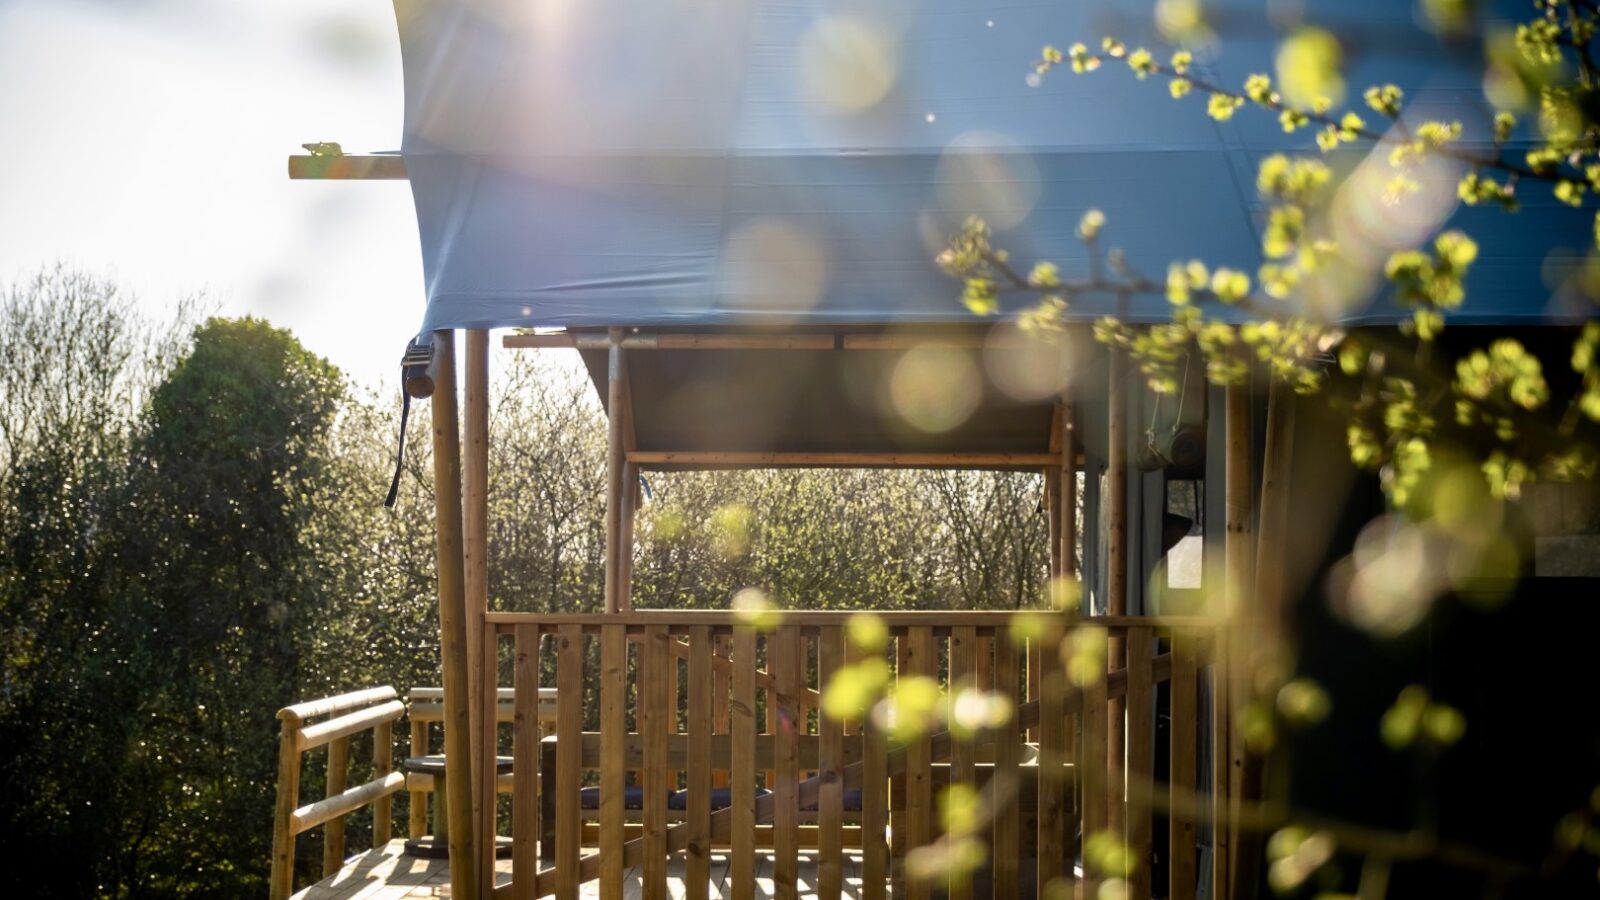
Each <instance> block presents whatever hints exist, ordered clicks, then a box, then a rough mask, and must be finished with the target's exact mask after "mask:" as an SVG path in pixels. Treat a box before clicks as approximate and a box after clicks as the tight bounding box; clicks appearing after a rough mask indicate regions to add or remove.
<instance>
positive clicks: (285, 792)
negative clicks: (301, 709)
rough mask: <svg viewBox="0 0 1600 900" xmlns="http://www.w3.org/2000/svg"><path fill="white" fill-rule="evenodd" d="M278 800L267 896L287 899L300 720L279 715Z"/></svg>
mask: <svg viewBox="0 0 1600 900" xmlns="http://www.w3.org/2000/svg"><path fill="white" fill-rule="evenodd" d="M279 720H280V721H279V727H280V728H282V729H283V732H282V734H281V735H280V737H279V738H278V800H277V808H276V810H275V811H274V812H273V816H272V876H271V880H270V881H269V882H268V884H267V900H288V898H289V895H290V894H292V893H294V836H295V832H294V827H293V825H292V824H291V823H290V820H291V819H292V818H293V816H294V811H295V808H296V807H298V806H299V805H300V743H299V741H298V739H297V732H299V731H300V720H299V719H297V718H283V717H282V716H281V715H280V716H279Z"/></svg>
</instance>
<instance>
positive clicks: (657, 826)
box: [639, 625, 678, 900]
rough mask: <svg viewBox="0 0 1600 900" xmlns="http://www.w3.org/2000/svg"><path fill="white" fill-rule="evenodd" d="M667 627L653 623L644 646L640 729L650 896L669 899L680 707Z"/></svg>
mask: <svg viewBox="0 0 1600 900" xmlns="http://www.w3.org/2000/svg"><path fill="white" fill-rule="evenodd" d="M670 640H673V638H672V637H671V635H669V634H668V633H667V627H666V626H665V625H650V626H648V627H646V628H645V631H644V643H643V644H642V645H641V647H640V659H641V661H642V665H640V667H639V670H640V676H639V677H640V679H641V681H640V685H639V694H640V699H639V714H640V724H639V731H640V732H641V733H642V734H643V736H644V867H643V868H644V872H643V875H644V892H643V893H644V898H645V900H667V795H668V794H669V793H670V792H671V791H672V788H673V787H675V785H669V784H668V783H667V735H668V733H669V732H670V731H671V730H672V729H673V724H672V723H673V720H674V719H676V718H677V712H678V705H677V703H675V702H671V701H669V700H668V698H667V692H668V687H669V686H670V684H671V682H670V681H669V680H668V677H667V670H668V669H676V668H677V667H678V658H677V656H676V655H675V654H674V653H673V652H672V648H671V647H669V646H668V645H667V642H668V641H670Z"/></svg>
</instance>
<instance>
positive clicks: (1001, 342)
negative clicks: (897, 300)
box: [502, 331, 1045, 351]
mask: <svg viewBox="0 0 1600 900" xmlns="http://www.w3.org/2000/svg"><path fill="white" fill-rule="evenodd" d="M502 343H503V346H505V347H506V348H507V349H512V350H552V349H555V350H560V349H567V350H573V349H576V350H604V349H606V348H608V347H610V346H611V338H610V336H609V335H606V334H600V333H598V332H581V333H573V332H551V333H548V334H508V335H506V336H505V338H503V339H502ZM925 344H939V345H943V346H947V347H960V348H968V349H976V348H982V347H987V348H991V349H993V348H996V347H1000V348H1016V349H1024V350H1025V349H1038V348H1040V347H1043V346H1045V345H1044V344H1043V343H1042V342H1040V341H1039V339H1037V338H1032V337H1029V336H1027V335H1024V334H1001V335H995V334H993V333H992V332H983V331H980V332H968V331H964V332H952V333H949V334H941V333H938V332H930V333H926V334H916V333H907V332H894V333H886V334H848V333H843V332H823V333H814V334H721V333H700V334H685V333H649V332H630V333H628V334H625V335H623V337H622V348H623V349H624V350H878V351H902V350H910V349H913V348H915V347H921V346H923V345H925Z"/></svg>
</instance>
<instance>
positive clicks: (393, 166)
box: [289, 153, 407, 181]
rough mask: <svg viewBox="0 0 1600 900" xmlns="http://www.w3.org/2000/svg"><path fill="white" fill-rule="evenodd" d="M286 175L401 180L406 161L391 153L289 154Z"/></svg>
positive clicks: (362, 179) (295, 176)
mask: <svg viewBox="0 0 1600 900" xmlns="http://www.w3.org/2000/svg"><path fill="white" fill-rule="evenodd" d="M289 177H290V178H291V179H293V180H295V181H307V180H311V181H317V180H321V181H405V180H406V179H407V175H406V161H405V158H404V157H402V156H401V155H400V154H398V153H393V154H345V155H343V156H311V155H309V154H296V155H294V156H291V157H289Z"/></svg>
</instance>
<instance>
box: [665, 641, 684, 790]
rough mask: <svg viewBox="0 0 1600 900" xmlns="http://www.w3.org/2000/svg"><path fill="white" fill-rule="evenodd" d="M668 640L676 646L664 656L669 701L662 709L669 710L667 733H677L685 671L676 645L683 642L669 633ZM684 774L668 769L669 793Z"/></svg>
mask: <svg viewBox="0 0 1600 900" xmlns="http://www.w3.org/2000/svg"><path fill="white" fill-rule="evenodd" d="M667 640H669V641H671V642H672V644H673V645H674V646H669V647H668V648H667V649H668V650H669V651H671V652H669V653H668V654H667V655H666V657H665V658H664V662H665V663H666V664H667V684H666V692H665V696H666V701H667V702H666V705H664V706H663V707H662V709H663V710H667V711H668V712H667V734H677V733H678V731H679V728H678V709H679V704H680V703H681V702H682V700H681V698H682V696H683V693H682V691H683V688H682V687H681V685H682V682H683V673H682V671H681V670H680V669H679V666H680V665H681V663H680V662H679V653H678V651H679V646H676V645H679V644H680V643H681V642H680V641H679V640H678V638H677V637H676V636H675V635H668V636H667ZM682 774H683V773H682V772H681V771H679V770H677V769H668V770H667V792H668V793H671V792H673V791H676V790H677V789H678V782H679V779H680V777H681V776H682Z"/></svg>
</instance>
